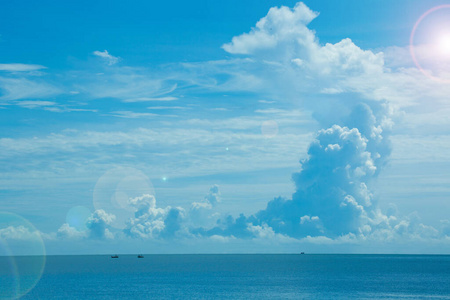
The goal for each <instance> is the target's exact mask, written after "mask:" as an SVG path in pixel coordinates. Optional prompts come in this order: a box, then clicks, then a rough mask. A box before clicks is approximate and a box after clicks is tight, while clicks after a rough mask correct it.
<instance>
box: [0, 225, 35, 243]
mask: <svg viewBox="0 0 450 300" xmlns="http://www.w3.org/2000/svg"><path fill="white" fill-rule="evenodd" d="M0 239H4V240H38V241H39V240H41V233H40V232H39V231H38V230H30V228H28V227H26V226H23V225H19V226H8V227H5V228H0Z"/></svg>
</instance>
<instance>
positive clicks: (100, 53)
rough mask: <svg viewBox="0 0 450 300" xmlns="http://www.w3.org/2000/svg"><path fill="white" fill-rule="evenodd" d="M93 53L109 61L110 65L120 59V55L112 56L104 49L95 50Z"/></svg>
mask: <svg viewBox="0 0 450 300" xmlns="http://www.w3.org/2000/svg"><path fill="white" fill-rule="evenodd" d="M93 54H94V55H96V56H98V57H101V58H102V59H104V60H105V61H106V62H107V63H108V65H110V66H112V65H114V64H116V63H117V62H118V61H119V58H118V57H115V56H112V55H111V54H109V53H108V51H106V50H104V51H94V52H93Z"/></svg>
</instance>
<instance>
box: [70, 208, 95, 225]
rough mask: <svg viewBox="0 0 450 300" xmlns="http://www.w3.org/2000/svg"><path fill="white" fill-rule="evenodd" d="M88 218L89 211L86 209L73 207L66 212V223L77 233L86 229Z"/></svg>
mask: <svg viewBox="0 0 450 300" xmlns="http://www.w3.org/2000/svg"><path fill="white" fill-rule="evenodd" d="M90 216H91V211H90V210H89V209H88V208H87V207H84V206H75V207H72V208H71V209H70V210H69V211H68V212H67V215H66V223H67V224H69V226H70V227H73V228H75V229H77V230H78V231H83V230H86V229H87V227H86V221H87V219H88V218H89V217H90Z"/></svg>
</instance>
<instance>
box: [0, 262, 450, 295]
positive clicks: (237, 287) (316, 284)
mask: <svg viewBox="0 0 450 300" xmlns="http://www.w3.org/2000/svg"><path fill="white" fill-rule="evenodd" d="M2 258H4V257H0V264H1V262H2ZM23 259H25V258H23ZM3 263H4V261H3ZM28 263H29V261H28ZM19 264H20V262H19ZM19 269H20V268H19ZM25 273H26V272H25ZM0 275H1V276H3V277H2V279H4V278H5V277H4V274H2V273H0ZM35 275H36V274H35ZM27 276H28V277H27ZM30 276H31V277H33V274H32V273H27V275H26V276H24V277H23V278H21V279H23V280H25V282H27V281H26V280H30ZM36 276H38V275H36ZM36 276H35V277H34V278H32V279H33V280H35V279H36ZM39 277H40V280H38V281H37V282H36V283H35V286H33V288H32V289H31V290H30V291H29V292H28V293H27V294H26V295H24V296H23V299H36V298H42V299H59V298H64V299H82V298H85V297H89V298H90V299H110V298H120V299H140V298H154V299H162V298H171V299H177V298H190V299H213V298H215V299H217V298H221V299H231V298H235V299H244V298H248V297H251V298H259V299H273V297H276V298H285V299H303V298H308V299H311V298H313V299H331V298H333V299H348V298H358V299H370V298H377V299H417V298H433V299H450V285H449V284H448V283H449V278H450V255H370V254H369V255H352V254H350V255H348V254H206V255H202V254H185V255H181V254H160V255H157V254H144V258H141V259H140V258H137V255H119V258H118V259H113V258H111V256H110V255H55V256H48V257H47V262H46V267H45V269H44V271H43V272H42V274H41V275H40V276H39ZM2 282H5V280H3V281H2ZM10 282H14V281H10ZM16 282H20V279H19V280H18V281H16ZM18 290H20V288H19V289H18ZM2 291H3V294H2V296H3V297H2V299H4V298H5V297H4V296H5V293H6V292H8V289H5V288H3V289H2ZM0 297H1V295H0ZM7 298H8V297H7Z"/></svg>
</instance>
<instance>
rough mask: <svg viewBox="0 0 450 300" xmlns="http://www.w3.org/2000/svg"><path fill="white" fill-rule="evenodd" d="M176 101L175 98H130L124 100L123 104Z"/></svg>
mask: <svg viewBox="0 0 450 300" xmlns="http://www.w3.org/2000/svg"><path fill="white" fill-rule="evenodd" d="M175 100H178V98H177V97H170V96H167V97H140V98H132V99H126V100H124V101H123V102H149V101H175Z"/></svg>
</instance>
